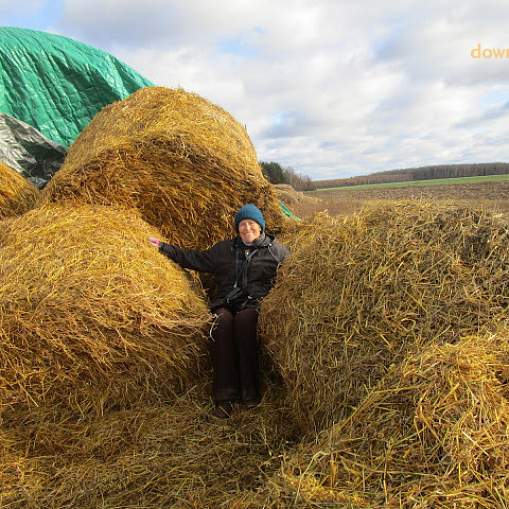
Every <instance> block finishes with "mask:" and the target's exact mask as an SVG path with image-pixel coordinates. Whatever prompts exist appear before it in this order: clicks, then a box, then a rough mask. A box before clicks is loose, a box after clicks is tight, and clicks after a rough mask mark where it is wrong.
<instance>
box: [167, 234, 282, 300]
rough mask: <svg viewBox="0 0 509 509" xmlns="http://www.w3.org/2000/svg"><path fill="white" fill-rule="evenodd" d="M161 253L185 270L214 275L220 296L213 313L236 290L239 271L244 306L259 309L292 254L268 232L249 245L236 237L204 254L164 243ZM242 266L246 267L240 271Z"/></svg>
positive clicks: (203, 252)
mask: <svg viewBox="0 0 509 509" xmlns="http://www.w3.org/2000/svg"><path fill="white" fill-rule="evenodd" d="M159 250H160V251H161V252H162V253H164V254H165V255H166V256H167V257H168V258H170V259H171V260H173V261H174V262H176V263H178V264H179V265H180V266H181V267H183V268H185V269H192V270H197V271H200V272H210V273H212V274H213V275H214V278H215V281H216V285H217V297H216V299H215V300H214V302H213V303H212V305H211V309H212V310H214V309H215V308H218V307H219V306H221V305H224V299H225V298H226V296H227V295H228V294H229V293H230V292H231V290H232V289H233V288H234V285H235V282H236V280H237V274H238V273H239V272H241V278H240V285H239V286H241V287H242V288H243V290H244V295H243V296H242V304H245V306H246V307H254V308H258V307H259V305H260V299H262V298H263V297H265V296H266V295H267V294H268V293H269V291H270V289H271V288H272V286H273V284H274V280H275V276H276V271H277V268H278V267H279V265H280V264H281V263H282V262H283V260H284V259H285V258H286V257H287V256H288V255H289V254H290V251H289V250H288V248H286V247H285V246H284V245H283V244H280V243H279V242H277V241H276V239H275V237H273V236H272V235H269V234H265V233H262V235H261V236H260V237H259V238H258V239H256V241H255V242H254V243H253V244H252V245H250V246H247V245H246V244H244V243H243V242H242V240H241V238H240V237H236V238H235V239H232V240H223V241H221V242H218V243H217V244H214V245H213V246H212V247H211V248H210V249H206V250H204V251H199V250H194V249H180V248H178V247H176V246H172V245H170V244H166V243H161V245H160V246H159ZM255 250H256V252H255V253H254V254H253V255H252V256H249V255H250V254H252V253H253V251H255ZM246 259H247V261H246ZM243 264H245V266H244V269H243V270H242V271H241V267H242V266H243Z"/></svg>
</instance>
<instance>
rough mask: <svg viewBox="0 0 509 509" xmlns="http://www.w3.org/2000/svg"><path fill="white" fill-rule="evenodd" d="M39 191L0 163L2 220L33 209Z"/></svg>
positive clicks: (0, 216)
mask: <svg viewBox="0 0 509 509" xmlns="http://www.w3.org/2000/svg"><path fill="white" fill-rule="evenodd" d="M38 197H39V190H38V189H37V188H36V187H35V186H34V185H33V184H32V183H31V182H29V181H28V180H26V179H25V178H23V177H22V176H21V175H20V174H19V173H18V172H17V171H15V170H13V169H12V168H9V167H8V166H6V165H5V164H4V163H2V162H1V161H0V219H3V218H6V217H15V216H20V215H21V214H23V213H25V212H27V211H28V210H30V209H32V208H33V207H34V205H35V203H36V201H37V198H38Z"/></svg>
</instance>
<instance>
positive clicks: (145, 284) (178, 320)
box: [0, 205, 210, 418]
mask: <svg viewBox="0 0 509 509" xmlns="http://www.w3.org/2000/svg"><path fill="white" fill-rule="evenodd" d="M157 234H158V232H157V230H156V229H155V228H153V227H150V226H149V225H147V224H146V223H145V222H144V221H143V220H141V219H140V217H139V214H138V212H137V211H134V210H132V209H130V210H123V209H120V208H118V207H101V206H91V205H88V206H81V207H76V208H67V207H63V206H60V205H52V206H46V207H43V208H40V209H34V210H32V211H30V212H28V213H26V214H25V215H24V216H22V217H20V218H17V219H16V220H14V221H12V222H11V223H10V227H9V229H8V231H7V232H6V233H5V232H4V235H3V237H2V245H1V246H0V391H1V393H0V396H1V397H0V412H1V411H2V410H3V411H4V418H7V417H8V416H12V418H15V417H16V415H17V413H19V412H21V411H22V409H23V408H26V409H30V408H35V407H41V408H42V407H46V408H50V409H51V408H57V407H60V408H67V409H70V410H72V411H74V410H77V411H79V412H83V413H85V412H87V411H89V410H90V411H94V412H96V413H101V412H102V411H103V410H104V409H105V408H107V407H108V406H115V407H120V408H121V407H125V406H128V405H129V404H132V403H133V402H136V401H143V400H144V399H147V400H153V399H159V398H163V399H164V398H169V397H172V394H173V393H175V392H179V391H181V390H182V389H183V388H185V387H186V386H187V385H189V384H191V383H194V381H195V380H196V379H197V377H198V376H199V374H200V372H201V370H202V369H203V368H204V366H206V364H204V359H206V355H205V354H204V352H205V351H206V348H205V339H204V338H205V334H206V333H207V332H208V322H209V320H210V318H209V316H210V314H209V312H208V310H207V307H206V304H205V299H204V297H203V295H202V294H201V293H199V292H198V290H197V289H196V288H194V287H193V286H191V284H190V283H189V279H188V278H187V276H186V275H185V273H184V272H183V271H182V270H181V269H180V268H179V267H177V266H176V265H175V264H173V263H172V262H170V261H169V260H163V259H162V258H161V255H160V254H159V253H158V252H157V250H155V249H153V248H152V247H151V246H150V245H149V244H148V242H147V240H146V239H147V235H157ZM205 362H206V360H205ZM9 409H10V410H9Z"/></svg>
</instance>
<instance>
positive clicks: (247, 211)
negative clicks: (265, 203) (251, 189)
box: [235, 203, 265, 233]
mask: <svg viewBox="0 0 509 509" xmlns="http://www.w3.org/2000/svg"><path fill="white" fill-rule="evenodd" d="M244 219H252V220H253V221H256V222H257V223H258V224H259V225H260V226H261V227H262V232H263V230H265V219H263V214H262V213H261V212H260V209H259V208H258V207H257V206H256V205H253V204H252V203H248V204H247V205H244V206H243V207H242V208H241V209H240V210H239V211H238V212H237V214H236V215H235V231H236V232H237V233H238V232H239V224H240V222H241V221H243V220H244Z"/></svg>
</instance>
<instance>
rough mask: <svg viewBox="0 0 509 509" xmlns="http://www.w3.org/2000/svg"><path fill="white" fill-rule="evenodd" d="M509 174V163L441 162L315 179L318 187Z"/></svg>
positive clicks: (315, 184) (314, 182)
mask: <svg viewBox="0 0 509 509" xmlns="http://www.w3.org/2000/svg"><path fill="white" fill-rule="evenodd" d="M506 174H509V163H472V164H439V165H435V166H422V167H419V168H404V169H400V170H390V171H386V172H379V173H373V174H371V175H364V176H360V177H350V178H345V179H329V180H314V181H313V184H314V186H315V188H316V189H323V188H327V187H343V186H358V185H363V184H384V183H392V182H408V181H412V180H432V179H444V178H459V177H481V176H487V175H506Z"/></svg>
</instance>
